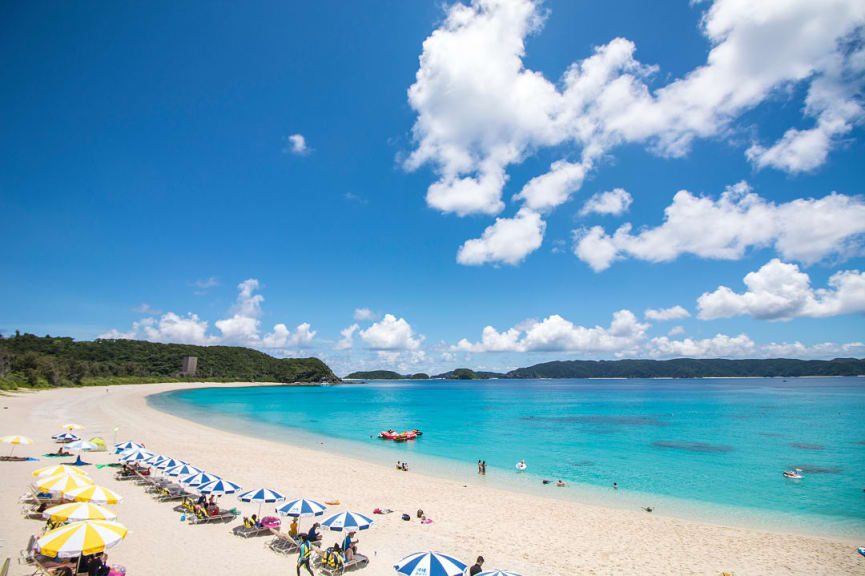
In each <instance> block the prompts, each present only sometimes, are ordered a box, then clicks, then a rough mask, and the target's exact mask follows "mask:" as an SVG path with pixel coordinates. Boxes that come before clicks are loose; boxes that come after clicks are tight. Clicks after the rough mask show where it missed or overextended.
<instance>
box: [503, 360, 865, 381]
mask: <svg viewBox="0 0 865 576" xmlns="http://www.w3.org/2000/svg"><path fill="white" fill-rule="evenodd" d="M860 374H865V360H860V359H856V358H836V359H834V360H793V359H789V358H770V359H752V360H722V359H696V358H676V359H675V360H568V361H557V362H545V363H543V364H535V365H534V366H529V367H528V368H517V369H516V370H511V371H510V372H508V373H507V375H506V376H505V377H506V378H712V377H714V378H723V377H730V378H732V377H740V378H741V377H749V376H765V377H772V376H780V377H784V376H786V377H796V376H858V375H860Z"/></svg>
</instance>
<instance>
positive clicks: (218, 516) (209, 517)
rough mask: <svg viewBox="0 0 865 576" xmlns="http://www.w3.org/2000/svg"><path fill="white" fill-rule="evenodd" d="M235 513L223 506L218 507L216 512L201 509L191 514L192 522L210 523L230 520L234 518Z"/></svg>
mask: <svg viewBox="0 0 865 576" xmlns="http://www.w3.org/2000/svg"><path fill="white" fill-rule="evenodd" d="M234 517H235V513H234V512H232V511H230V510H224V509H222V508H219V509H217V511H216V513H215V514H208V513H206V512H203V511H201V510H200V509H199V511H197V512H195V514H192V515H191V516H189V523H190V524H210V523H212V522H228V521H229V520H234Z"/></svg>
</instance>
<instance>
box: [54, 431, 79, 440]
mask: <svg viewBox="0 0 865 576" xmlns="http://www.w3.org/2000/svg"><path fill="white" fill-rule="evenodd" d="M51 439H52V440H69V441H70V442H71V441H74V440H81V437H80V436H76V435H75V434H73V433H72V432H61V433H60V434H55V435H54V436H52V437H51Z"/></svg>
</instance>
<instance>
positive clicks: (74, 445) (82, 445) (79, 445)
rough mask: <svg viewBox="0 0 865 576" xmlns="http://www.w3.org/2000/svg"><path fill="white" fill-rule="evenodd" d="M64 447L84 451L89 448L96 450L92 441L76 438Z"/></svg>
mask: <svg viewBox="0 0 865 576" xmlns="http://www.w3.org/2000/svg"><path fill="white" fill-rule="evenodd" d="M66 447H67V448H68V449H70V450H79V451H81V450H84V451H85V452H87V451H89V450H96V448H97V446H96V444H94V443H93V442H88V441H87V440H76V441H75V442H70V443H69V444H67V445H66Z"/></svg>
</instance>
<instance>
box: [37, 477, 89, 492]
mask: <svg viewBox="0 0 865 576" xmlns="http://www.w3.org/2000/svg"><path fill="white" fill-rule="evenodd" d="M93 484H94V482H93V480H91V479H90V478H87V477H85V476H78V475H75V474H57V475H56V476H48V477H47V478H37V479H36V482H34V483H33V487H34V488H36V489H37V490H39V491H41V492H51V493H52V494H63V493H64V492H69V491H70V490H74V489H76V488H82V487H84V486H93Z"/></svg>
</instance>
